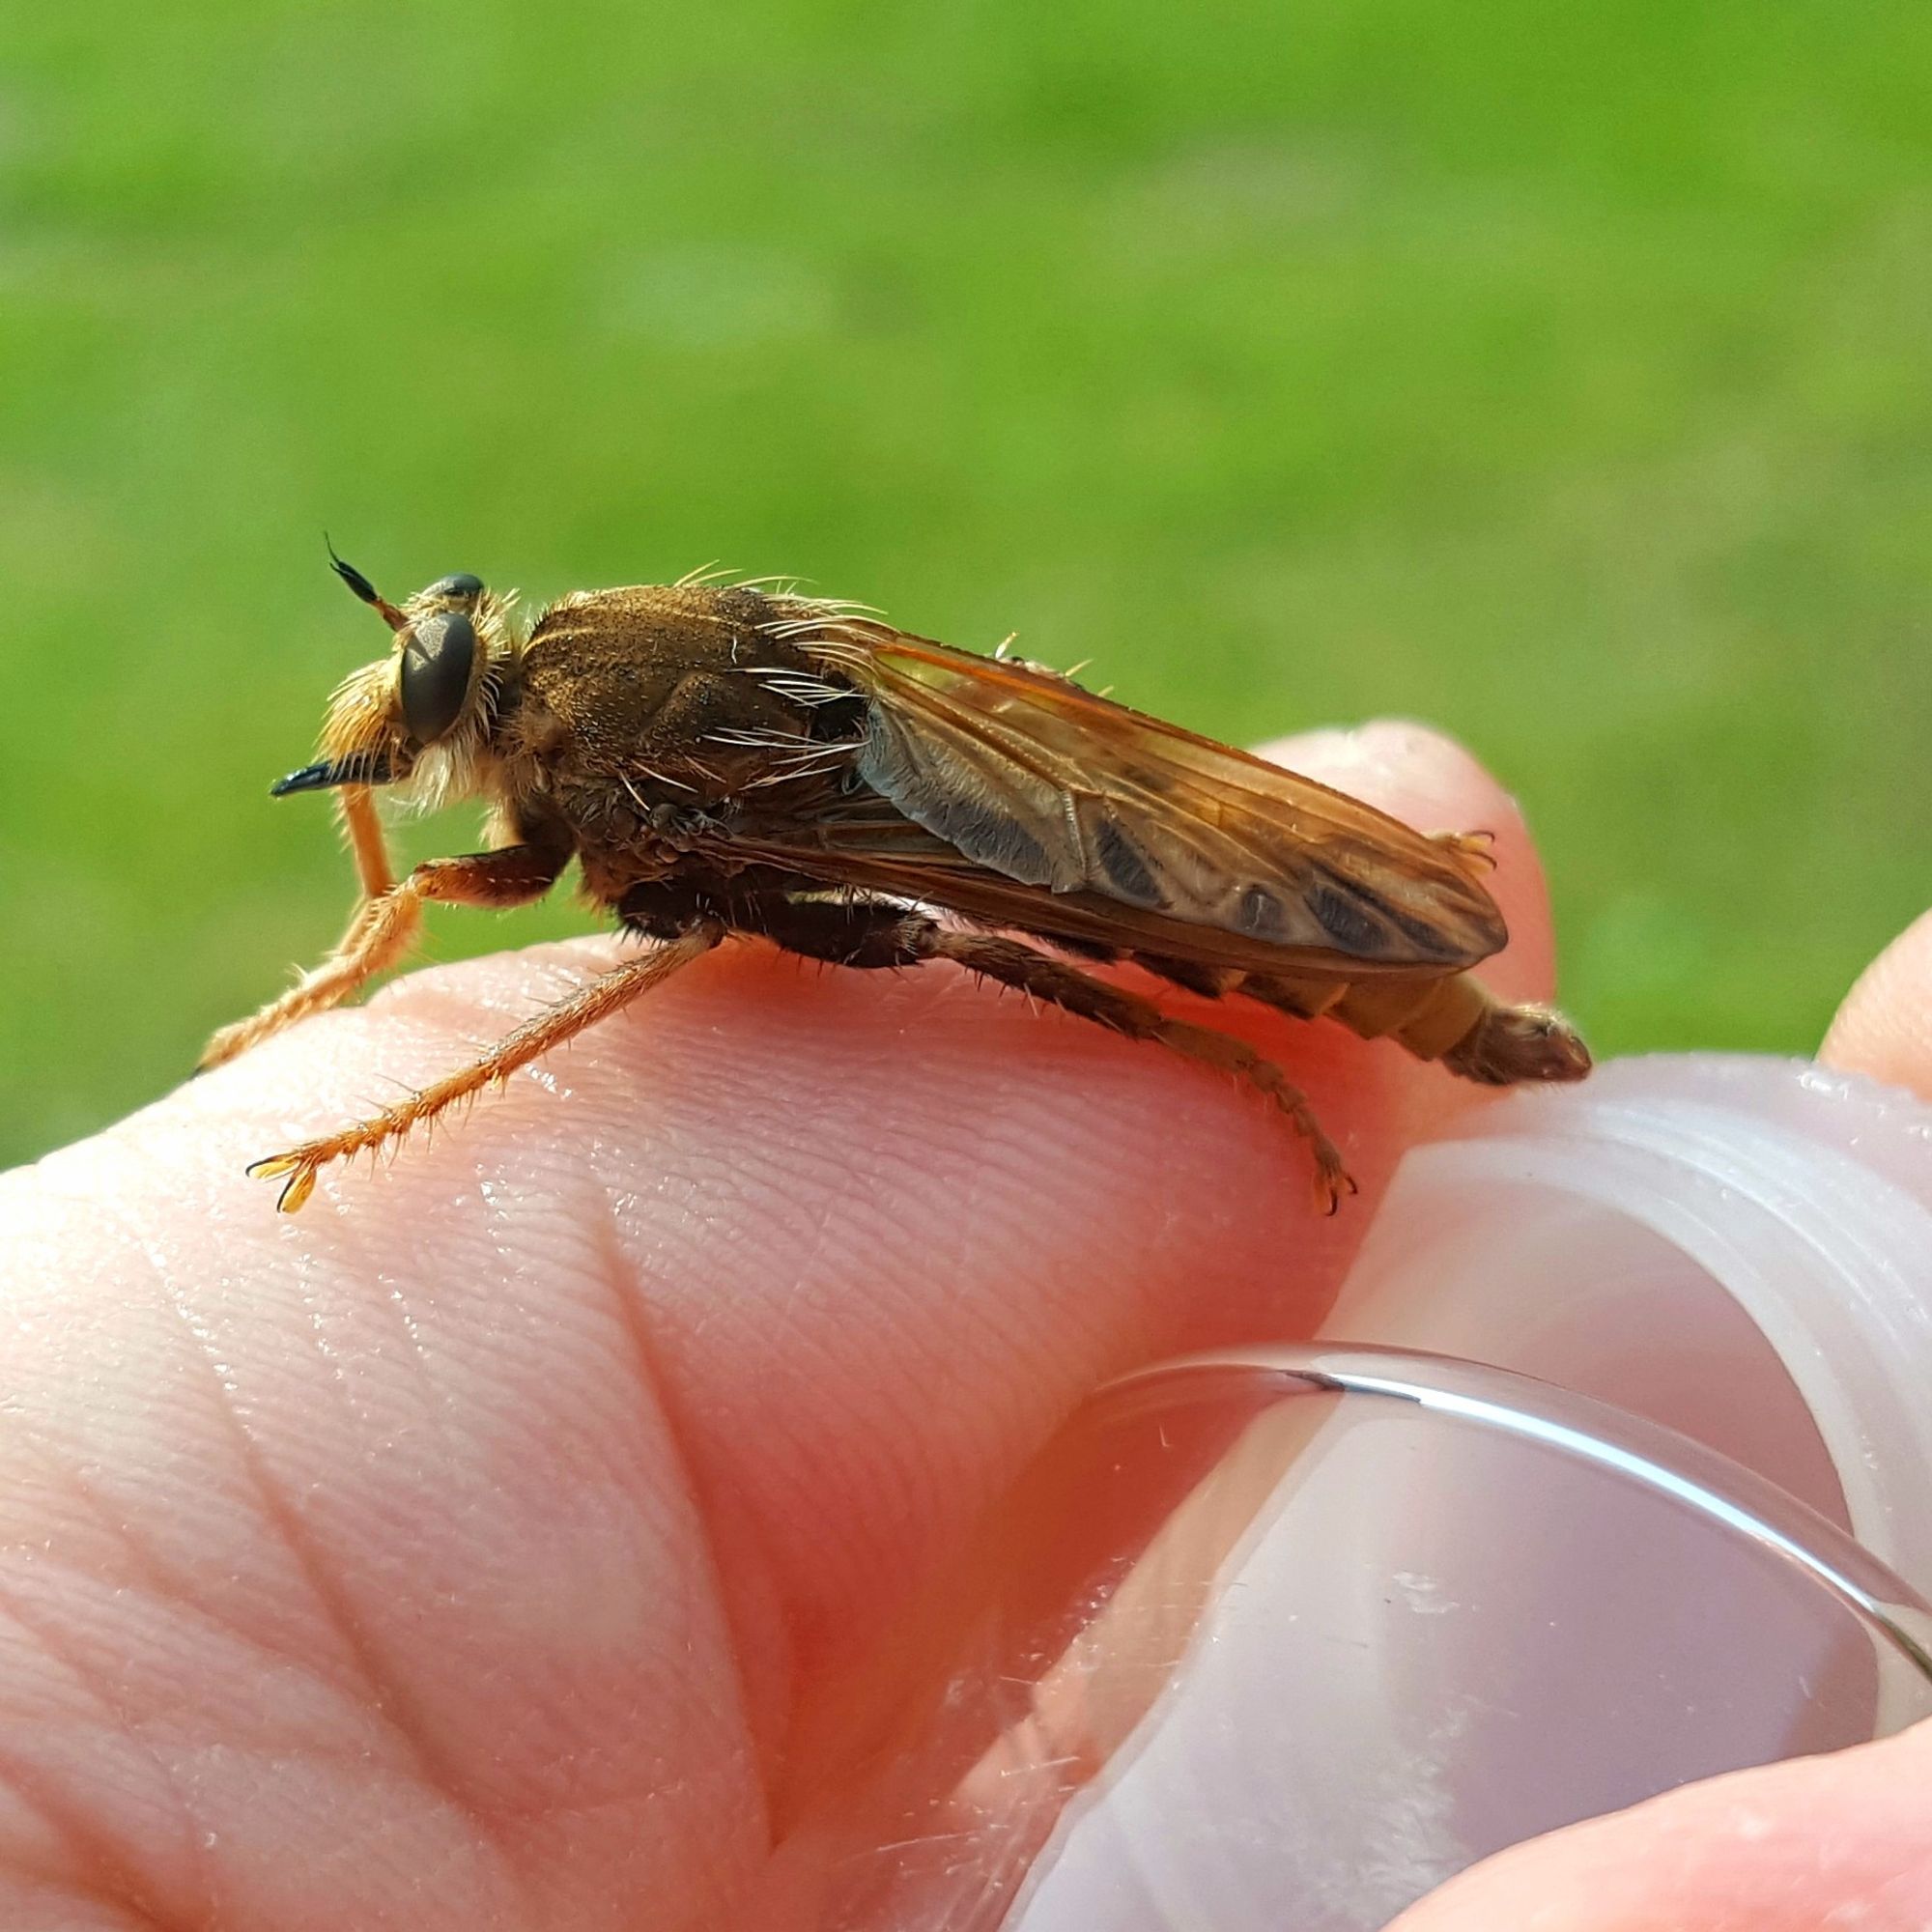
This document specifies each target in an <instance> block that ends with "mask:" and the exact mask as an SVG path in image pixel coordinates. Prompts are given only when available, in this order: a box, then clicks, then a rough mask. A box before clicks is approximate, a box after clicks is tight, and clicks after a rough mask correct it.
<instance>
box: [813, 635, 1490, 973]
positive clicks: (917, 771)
mask: <svg viewBox="0 0 1932 1932" xmlns="http://www.w3.org/2000/svg"><path fill="white" fill-rule="evenodd" d="M796 641H797V643H798V644H799V646H800V647H801V648H802V649H803V650H805V651H806V653H807V654H808V655H810V656H811V657H814V658H816V659H818V660H819V661H820V662H821V663H823V664H824V665H825V666H826V667H827V668H829V669H832V670H834V671H836V672H837V673H838V674H839V675H840V676H842V677H844V678H847V679H849V680H850V681H851V682H852V683H853V684H855V685H856V686H857V687H858V688H859V689H860V690H861V691H862V692H863V693H865V695H866V696H867V698H868V699H870V703H869V704H868V706H867V729H866V741H865V745H864V748H863V750H862V751H861V753H860V754H859V759H858V767H857V769H858V775H859V777H860V778H861V779H863V780H864V781H865V782H866V783H867V785H868V786H870V787H871V788H872V790H873V791H875V792H876V793H877V794H878V795H879V796H880V797H882V798H883V799H885V800H887V801H889V802H890V803H891V804H892V806H894V807H895V808H896V810H897V811H899V812H902V813H903V814H904V815H905V817H906V818H908V819H911V820H912V821H913V822H914V823H915V824H916V825H918V826H920V827H923V829H924V830H925V832H927V833H928V834H930V835H931V837H932V838H933V839H935V840H937V841H938V842H939V845H940V846H941V847H950V848H951V849H952V851H953V852H956V853H957V854H958V855H959V856H960V857H962V858H964V859H966V860H968V861H970V862H972V865H973V867H976V868H979V867H983V868H985V869H986V870H987V871H990V872H992V873H995V874H998V875H1000V876H1001V877H1003V878H1004V879H1007V880H1009V881H1012V882H1015V883H1017V884H1019V885H1022V886H1028V887H1032V888H1034V889H1035V893H1034V894H1033V895H1026V897H1027V903H1028V904H1030V905H1031V907H1032V912H1031V914H1030V915H1029V916H1028V917H1027V918H1026V919H1024V920H1022V919H1021V918H1020V915H1019V914H1017V913H1015V912H1012V911H1010V910H995V911H993V912H990V913H985V914H983V915H982V916H986V917H995V918H1009V919H1011V920H1013V921H1014V923H1030V924H1032V925H1035V926H1036V927H1051V926H1053V925H1054V923H1055V918H1056V915H1055V913H1054V911H1053V909H1052V908H1051V907H1050V906H1049V905H1046V904H1043V903H1042V902H1041V895H1045V896H1046V897H1048V898H1050V899H1051V900H1054V901H1060V902H1062V904H1063V906H1064V912H1065V914H1067V915H1070V914H1072V913H1074V912H1075V910H1076V908H1078V907H1084V908H1087V909H1088V910H1089V911H1090V912H1092V911H1094V909H1096V908H1097V909H1099V912H1100V916H1101V917H1102V918H1103V919H1104V915H1105V909H1106V908H1107V907H1109V906H1111V907H1114V908H1119V909H1121V912H1122V913H1130V914H1132V915H1135V916H1134V917H1130V918H1126V919H1121V918H1119V917H1118V915H1117V917H1116V922H1115V923H1117V924H1120V925H1123V926H1125V927H1126V928H1127V929H1128V931H1129V932H1130V933H1131V934H1132V937H1130V938H1126V939H1124V941H1123V943H1125V944H1128V945H1139V946H1144V947H1145V946H1149V945H1151V944H1152V943H1153V941H1152V938H1151V931H1152V929H1154V928H1159V929H1161V930H1162V931H1163V932H1165V933H1167V934H1168V935H1170V936H1171V935H1172V934H1173V933H1174V931H1175V929H1176V928H1179V929H1181V930H1182V931H1183V932H1184V931H1186V930H1189V929H1191V930H1193V931H1194V932H1195V933H1196V935H1197V943H1196V945H1195V947H1194V948H1192V949H1190V950H1193V951H1195V952H1199V953H1202V954H1204V955H1208V956H1214V957H1219V958H1224V959H1229V960H1230V963H1236V962H1235V960H1234V958H1233V957H1231V955H1235V954H1238V961H1239V963H1245V964H1251V965H1252V964H1256V963H1264V962H1265V961H1267V960H1268V959H1270V958H1272V959H1274V960H1276V961H1277V962H1279V957H1280V953H1281V952H1293V953H1297V954H1302V955H1305V956H1307V957H1308V959H1309V960H1310V962H1311V963H1313V962H1314V961H1316V960H1317V959H1318V958H1320V957H1326V958H1327V959H1329V960H1335V959H1338V958H1340V959H1347V960H1350V961H1353V962H1358V963H1361V964H1366V965H1369V966H1371V967H1378V968H1381V969H1384V970H1387V969H1404V968H1406V969H1409V970H1416V969H1424V970H1427V969H1435V970H1438V971H1455V970H1460V969H1461V968H1463V967H1465V966H1469V965H1472V964H1474V963H1475V962H1476V961H1477V960H1479V959H1482V958H1485V957H1487V956H1488V955H1489V954H1490V953H1492V952H1495V951H1496V950H1497V949H1498V948H1499V947H1500V946H1501V945H1502V944H1503V942H1504V940H1505V938H1506V937H1507V934H1506V932H1505V929H1504V925H1503V921H1502V916H1501V914H1500V913H1499V912H1498V911H1497V909H1496V906H1495V903H1494V901H1493V900H1492V898H1491V897H1490V895H1489V894H1488V893H1487V892H1485V891H1484V890H1483V888H1482V886H1481V885H1480V884H1479V883H1478V882H1477V881H1476V879H1475V878H1474V877H1473V876H1472V875H1471V872H1470V870H1469V867H1468V863H1467V861H1466V859H1465V858H1464V857H1463V855H1461V854H1459V853H1457V852H1456V851H1455V850H1454V849H1453V848H1451V847H1450V846H1447V845H1445V844H1443V843H1442V842H1440V841H1438V840H1436V839H1433V838H1426V837H1424V836H1423V835H1422V834H1420V833H1418V832H1414V831H1411V830H1410V829H1409V828H1408V827H1407V826H1406V825H1404V824H1402V823H1400V821H1398V820H1396V819H1393V818H1390V817H1388V816H1387V815H1386V814H1385V813H1383V812H1379V811H1377V810H1375V809H1374V808H1373V807H1371V806H1367V805H1363V804H1362V803H1361V802H1360V801H1359V800H1356V799H1351V798H1349V797H1347V796H1346V795H1344V794H1343V793H1341V792H1337V791H1331V790H1330V789H1329V788H1328V787H1327V786H1325V785H1321V784H1317V783H1316V782H1315V781H1313V780H1310V779H1305V778H1300V777H1298V776H1297V775H1296V774H1294V773H1293V772H1289V771H1284V770H1283V769H1282V768H1281V767H1279V766H1277V765H1271V764H1268V763H1266V762H1265V761H1264V760H1263V759H1260V758H1255V757H1251V756H1249V755H1248V754H1247V753H1244V752H1236V751H1234V750H1231V749H1230V748H1229V747H1227V746H1225V745H1217V744H1215V743H1214V742H1213V741H1212V740H1211V739H1208V738H1202V737H1197V736H1196V735H1195V734H1194V733H1192V732H1189V731H1183V730H1180V729H1179V727H1178V726H1175V725H1166V724H1163V723H1161V722H1160V721H1159V720H1158V719H1154V718H1149V717H1147V716H1145V715H1144V714H1142V713H1140V712H1137V711H1131V710H1129V709H1127V707H1126V706H1124V705H1121V704H1115V703H1113V702H1111V701H1110V700H1108V699H1106V698H1103V697H1096V696H1094V695H1092V694H1091V693H1089V692H1084V691H1081V690H1080V689H1079V688H1078V687H1077V686H1075V685H1072V684H1070V683H1068V682H1066V681H1065V680H1064V679H1061V678H1059V677H1056V676H1054V675H1053V674H1052V673H1049V672H1042V671H1038V670H1036V669H1034V668H1031V667H1030V666H1026V665H1021V664H1014V663H1011V662H1009V661H1007V660H1003V659H992V658H981V657H975V656H973V655H971V654H970V653H968V652H965V651H955V650H952V649H951V648H950V647H948V646H947V645H944V644H938V643H933V642H930V641H928V640H927V639H923V638H914V637H909V636H907V635H905V634H904V633H902V632H897V631H893V630H890V629H888V628H887V627H886V626H884V625H874V624H870V623H865V622H860V621H854V620H851V619H847V620H845V621H843V622H841V623H839V624H838V625H837V626H836V628H833V629H831V630H830V631H829V634H827V635H823V636H820V637H817V638H808V637H799V638H797V639H796ZM873 817H874V818H876V814H874V815H873ZM816 842H817V843H819V845H820V846H821V847H823V846H825V845H827V844H836V845H838V847H839V848H840V849H841V850H842V852H843V854H844V856H845V858H846V860H847V862H848V866H849V865H851V864H856V863H857V862H859V861H860V860H862V859H864V860H865V861H866V862H867V865H868V866H869V865H870V864H871V863H873V862H879V861H883V862H886V863H887V864H889V865H890V864H893V863H895V862H896V863H897V864H899V865H900V866H903V867H907V868H909V869H911V870H913V871H915V872H917V871H919V870H920V869H921V868H922V867H923V868H924V869H925V871H926V872H928V873H936V874H938V875H939V877H938V879H936V880H935V881H934V882H933V883H932V885H931V887H930V888H929V891H928V893H927V895H928V896H931V897H933V898H935V899H944V898H945V897H946V895H945V894H944V893H943V892H942V891H941V890H940V889H939V884H940V882H941V881H943V880H945V879H951V880H952V883H953V884H954V886H955V888H956V887H957V885H958V884H959V882H960V879H961V877H962V875H961V874H960V872H959V870H958V868H957V867H952V866H948V865H947V864H946V863H945V861H944V860H943V859H942V858H940V856H939V854H938V853H937V852H934V851H932V850H930V849H928V851H927V852H926V853H925V855H924V858H923V860H920V859H915V858H912V857H911V856H910V855H909V854H908V852H907V849H906V839H905V836H904V834H902V833H899V834H895V833H892V832H891V831H890V830H889V829H888V828H887V827H886V826H885V825H884V823H883V821H880V822H876V823H871V824H869V826H868V824H867V814H866V813H865V812H864V811H863V810H860V811H857V812H855V813H854V814H852V816H851V818H850V819H849V820H848V822H847V825H846V827H845V829H844V830H843V832H842V833H841V832H839V831H838V827H837V824H836V822H835V823H832V824H827V825H826V826H824V827H823V828H822V829H821V832H820V834H819V835H818V838H817V841H816ZM882 847H883V848H885V849H881V848H882ZM847 876H848V877H850V876H851V874H850V872H849V870H848V873H847ZM852 882H853V883H864V881H861V880H859V879H857V878H853V879H852ZM996 896H997V895H996ZM951 902H952V903H954V904H955V905H957V906H958V908H959V909H960V910H962V911H977V910H980V909H979V908H977V907H975V906H972V905H968V904H965V903H963V902H962V901H961V900H960V899H959V898H958V897H957V894H956V890H955V893H954V895H953V897H952V900H951ZM1086 923H1087V920H1086V918H1085V917H1084V916H1083V918H1082V920H1081V924H1082V925H1083V926H1084V925H1085V924H1086ZM1210 933H1211V934H1216V935H1227V936H1228V938H1229V939H1231V940H1233V941H1235V942H1236V945H1234V946H1226V945H1213V944H1209V943H1208V935H1209V934H1210Z"/></svg>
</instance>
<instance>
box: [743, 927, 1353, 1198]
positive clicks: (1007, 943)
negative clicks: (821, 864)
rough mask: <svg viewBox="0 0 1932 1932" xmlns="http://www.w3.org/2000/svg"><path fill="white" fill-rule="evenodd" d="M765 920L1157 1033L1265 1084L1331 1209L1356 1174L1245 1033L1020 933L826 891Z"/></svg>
mask: <svg viewBox="0 0 1932 1932" xmlns="http://www.w3.org/2000/svg"><path fill="white" fill-rule="evenodd" d="M755 922H756V923H755V929H756V930H757V931H759V932H762V933H763V934H764V935H765V936H766V937H767V938H769V939H772V940H775V941H776V942H777V943H778V944H779V945H780V946H781V947H783V948H784V949H785V950H786V951H787V952H800V953H804V954H805V955H806V956H807V957H808V958H812V959H828V960H830V961H832V963H833V964H835V965H838V966H859V967H879V966H917V965H920V964H923V962H924V961H926V960H928V959H951V960H952V962H953V963H954V964H955V965H958V966H963V967H965V968H966V970H967V971H968V972H969V973H975V974H977V975H979V977H980V979H982V980H995V981H996V982H997V983H999V984H1000V985H1003V986H1012V987H1015V988H1017V989H1018V990H1019V991H1021V992H1023V993H1029V994H1031V995H1032V996H1033V997H1034V998H1035V999H1037V1000H1043V1001H1045V1002H1046V1003H1047V1004H1048V1005H1050V1006H1055V1007H1058V1008H1060V1009H1061V1010H1062V1011H1064V1012H1069V1013H1074V1014H1077V1015H1078V1016H1079V1017H1080V1018H1081V1019H1085V1020H1093V1021H1094V1023H1095V1024H1096V1025H1099V1026H1103V1027H1106V1028H1108V1029H1109V1030H1110V1031H1111V1032H1114V1033H1118V1034H1124V1035H1125V1036H1126V1037H1127V1038H1129V1039H1146V1040H1152V1041H1154V1042H1155V1043H1156V1044H1158V1045H1161V1046H1164V1047H1167V1048H1168V1049H1169V1050H1170V1051H1172V1052H1175V1053H1179V1054H1184V1055H1185V1056H1186V1057H1187V1058H1188V1059H1190V1060H1197V1061H1200V1062H1201V1063H1203V1064H1204V1065H1208V1066H1213V1067H1217V1068H1218V1069H1219V1070H1220V1071H1221V1072H1223V1073H1231V1074H1233V1075H1234V1076H1235V1077H1236V1079H1238V1080H1242V1081H1245V1082H1246V1083H1247V1085H1249V1086H1250V1087H1252V1088H1254V1089H1256V1091H1257V1092H1259V1093H1262V1094H1266V1095H1267V1097H1268V1098H1269V1099H1270V1100H1272V1101H1273V1102H1274V1104H1275V1105H1276V1106H1277V1107H1279V1108H1280V1109H1281V1111H1282V1112H1283V1113H1284V1114H1286V1115H1287V1116H1288V1118H1289V1119H1290V1120H1291V1121H1293V1123H1294V1125H1295V1127H1296V1129H1297V1130H1298V1131H1299V1132H1300V1133H1301V1135H1302V1137H1303V1138H1304V1139H1305V1140H1306V1141H1307V1142H1308V1146H1309V1151H1311V1152H1312V1153H1313V1154H1314V1156H1315V1167H1316V1186H1317V1192H1318V1194H1319V1197H1320V1199H1321V1204H1322V1206H1323V1208H1325V1210H1326V1211H1327V1212H1328V1213H1331V1214H1332V1213H1333V1212H1334V1211H1335V1209H1336V1208H1337V1207H1339V1206H1340V1205H1341V1199H1342V1196H1343V1195H1344V1194H1345V1193H1346V1194H1352V1193H1354V1192H1355V1183H1354V1181H1353V1179H1351V1178H1350V1174H1349V1170H1348V1168H1347V1167H1346V1166H1345V1165H1344V1164H1343V1160H1342V1156H1341V1153H1340V1151H1338V1150H1337V1148H1336V1146H1335V1144H1334V1142H1333V1141H1331V1140H1330V1139H1329V1138H1328V1136H1327V1135H1326V1134H1325V1133H1323V1132H1322V1131H1321V1122H1319V1121H1317V1120H1316V1118H1315V1113H1314V1110H1313V1109H1312V1108H1311V1107H1310V1106H1309V1104H1308V1100H1307V1096H1306V1095H1305V1094H1302V1093H1301V1091H1300V1089H1299V1088H1297V1087H1294V1086H1293V1085H1291V1084H1290V1082H1289V1078H1288V1076H1287V1075H1286V1074H1285V1073H1284V1072H1283V1071H1282V1070H1281V1068H1280V1067H1278V1066H1277V1065H1274V1063H1273V1062H1272V1061H1270V1060H1267V1059H1264V1057H1263V1056H1262V1055H1261V1054H1259V1053H1257V1052H1256V1051H1255V1049H1254V1048H1253V1047H1251V1046H1250V1045H1248V1043H1247V1042H1246V1041H1245V1040H1241V1039H1236V1038H1235V1037H1234V1036H1233V1035H1231V1034H1224V1033H1216V1032H1214V1031H1213V1030H1212V1029H1211V1028H1208V1027H1199V1026H1190V1025H1189V1024H1188V1023H1187V1022H1186V1021H1185V1020H1177V1019H1172V1018H1170V1017H1169V1016H1168V1015H1167V1014H1166V1013H1164V1012H1162V1011H1161V1009H1159V1008H1158V1007H1157V1006H1155V1005H1154V1004H1153V1002H1152V1001H1151V1000H1146V999H1143V998H1141V996H1140V995H1139V994H1137V993H1130V992H1127V991H1126V990H1125V989H1124V988H1122V987H1120V986H1113V985H1109V984H1108V983H1107V982H1106V981H1105V980H1096V979H1094V977H1093V976H1092V975H1091V974H1087V973H1083V972H1081V971H1080V970H1079V969H1078V968H1077V967H1074V966H1069V965H1067V964H1066V963H1065V961H1064V960H1060V959H1055V958H1053V957H1052V956H1051V955H1050V954H1048V953H1045V952H1040V951H1038V950H1037V948H1035V947H1032V946H1027V945H1023V944H1022V943H1021V942H1020V941H1018V940H1016V939H1003V938H1000V937H998V936H997V935H995V934H992V933H983V932H954V931H951V930H949V929H947V928H946V927H944V926H941V925H938V924H936V923H934V922H933V921H931V920H929V919H927V918H925V917H924V915H923V914H921V913H909V912H906V911H905V910H903V908H901V907H898V906H892V905H880V904H875V903H867V902H866V901H864V900H860V901H857V902H840V901H834V900H823V899H779V900H766V901H761V902H760V903H759V905H758V907H757V909H756V913H755Z"/></svg>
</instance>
